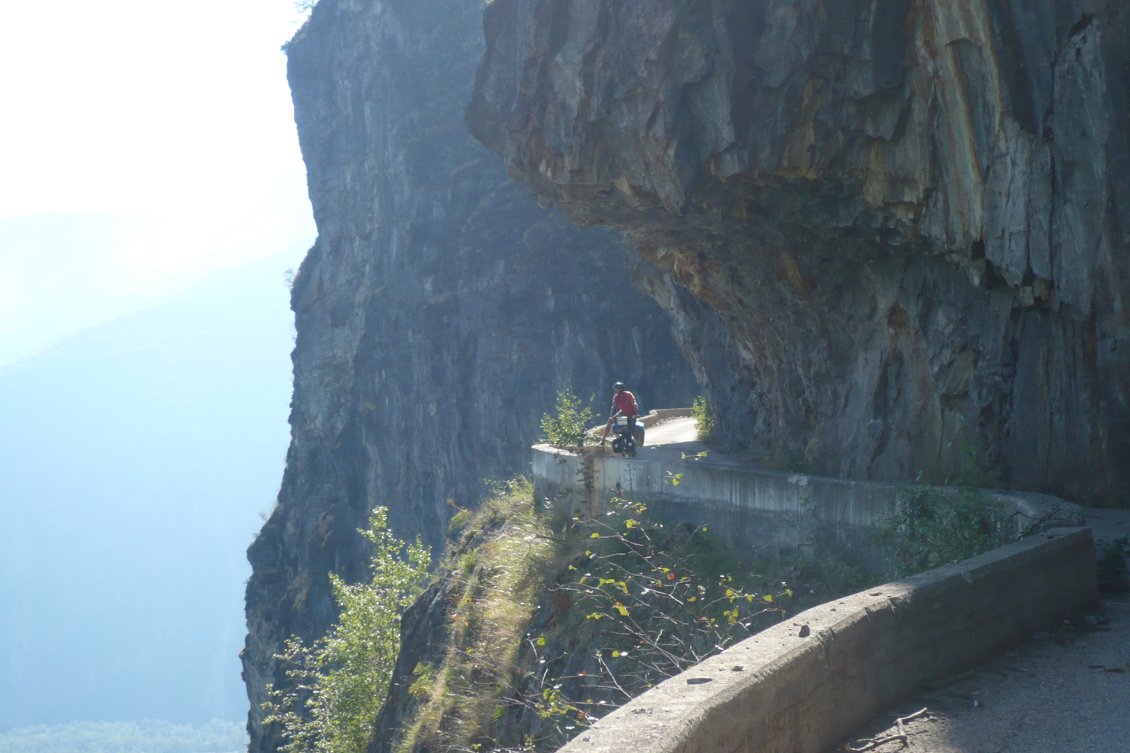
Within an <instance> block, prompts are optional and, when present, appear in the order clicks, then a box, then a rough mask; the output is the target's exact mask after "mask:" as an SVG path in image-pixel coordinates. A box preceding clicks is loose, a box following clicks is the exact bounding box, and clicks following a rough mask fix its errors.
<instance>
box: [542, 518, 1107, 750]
mask: <svg viewBox="0 0 1130 753" xmlns="http://www.w3.org/2000/svg"><path fill="white" fill-rule="evenodd" d="M1096 599H1097V587H1096V582H1095V567H1094V546H1093V542H1092V539H1091V533H1090V530H1089V529H1085V528H1082V529H1079V528H1077V529H1056V530H1055V531H1052V532H1049V533H1047V534H1043V535H1040V536H1038V537H1031V538H1028V539H1025V540H1023V541H1020V542H1017V543H1015V544H1010V545H1008V546H1005V547H1001V548H999V549H996V550H994V551H992V552H989V553H988V554H984V555H981V556H980V557H976V558H973V559H970V560H966V561H965V562H960V563H956V564H953V565H948V566H946V567H942V568H938V569H936V570H932V571H930V572H928V573H923V574H922V575H918V576H915V577H913V578H908V579H906V580H903V581H898V582H894V583H888V584H886V585H883V586H879V587H876V588H871V589H868V590H867V591H864V592H861V593H858V594H855V595H853V596H849V597H846V598H843V599H839V600H836V601H833V602H829V603H827V604H823V605H821V606H818V607H815V608H813V609H810V610H808V611H805V612H802V613H800V614H798V615H796V616H795V617H794V618H792V619H791V620H789V621H787V622H783V623H780V624H778V625H776V626H774V627H772V628H769V629H768V630H766V631H764V632H762V633H760V634H758V635H756V636H754V637H752V638H749V639H747V640H745V641H743V642H742V643H739V644H737V645H735V646H733V647H732V648H730V649H727V650H726V651H724V652H722V653H721V654H718V655H717V656H714V657H712V658H710V659H707V660H706V661H704V662H702V663H701V664H698V665H696V666H695V667H693V668H691V669H690V670H688V671H686V672H684V673H682V674H680V675H677V676H675V677H672V678H670V679H669V680H667V681H665V682H663V683H661V684H660V685H658V686H657V687H656V688H654V689H652V690H650V691H648V692H647V693H644V694H643V695H641V696H639V697H638V698H636V699H635V700H633V701H632V702H630V703H628V704H627V705H625V706H623V707H621V708H620V709H618V710H616V711H615V712H613V713H612V714H610V715H609V716H607V717H605V718H603V719H601V720H600V721H598V722H597V723H596V724H595V725H594V727H593V728H592V729H591V730H589V731H587V732H585V733H584V734H582V735H581V736H580V737H578V738H576V739H575V740H573V741H572V742H571V743H569V744H568V745H566V746H565V747H564V748H563V749H562V753H621V752H622V751H625V750H630V751H633V753H692V752H694V751H704V750H710V751H735V752H737V751H748V752H750V753H793V752H794V751H819V750H822V749H826V748H828V747H830V746H831V745H833V744H835V743H836V742H837V741H839V740H841V739H843V738H844V737H846V736H847V735H849V734H850V733H851V732H852V731H853V730H854V729H856V728H857V727H858V726H859V725H860V724H862V723H864V722H865V721H867V720H868V719H870V718H871V717H873V716H874V715H875V714H876V713H878V712H879V711H881V710H882V709H883V708H884V707H886V706H887V705H889V704H891V703H893V702H895V701H897V700H898V699H900V698H902V697H903V696H905V695H907V694H909V693H910V692H912V691H913V690H914V689H915V688H916V687H917V686H918V685H920V684H921V683H922V682H925V681H927V680H930V679H933V678H937V677H943V676H946V675H948V674H951V673H954V672H957V671H960V670H962V669H965V668H968V667H970V666H973V665H975V664H976V663H978V662H980V661H983V660H984V659H986V658H988V657H990V656H992V655H993V654H995V653H997V652H999V651H1001V650H1003V649H1005V648H1007V647H1008V646H1010V645H1012V644H1014V643H1016V642H1018V641H1019V640H1021V639H1023V638H1026V637H1028V636H1030V635H1031V634H1032V633H1033V632H1035V631H1037V630H1039V629H1040V628H1042V627H1045V626H1047V625H1049V624H1051V623H1052V622H1054V621H1056V620H1059V619H1061V618H1062V617H1063V615H1064V614H1065V613H1069V612H1072V611H1077V610H1079V609H1082V608H1085V607H1087V606H1089V605H1091V604H1093V603H1094V602H1095V601H1096Z"/></svg>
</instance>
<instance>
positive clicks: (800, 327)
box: [468, 0, 1130, 504]
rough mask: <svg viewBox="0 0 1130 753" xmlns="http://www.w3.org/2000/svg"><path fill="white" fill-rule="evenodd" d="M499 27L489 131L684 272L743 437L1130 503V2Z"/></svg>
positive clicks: (573, 197)
mask: <svg viewBox="0 0 1130 753" xmlns="http://www.w3.org/2000/svg"><path fill="white" fill-rule="evenodd" d="M485 26H486V34H487V52H486V55H485V57H484V61H483V63H482V66H481V67H480V70H479V73H478V78H477V82H476V90H475V99H474V101H473V103H472V105H471V107H470V109H469V114H468V119H469V123H470V125H471V128H472V131H473V132H474V133H475V135H476V136H477V137H478V138H479V139H480V140H481V141H482V142H483V143H484V144H486V145H488V146H490V147H491V148H492V149H494V150H495V151H497V152H499V153H500V154H501V155H502V156H503V157H504V159H505V161H506V164H507V167H508V169H509V171H510V173H511V174H512V175H513V176H515V177H516V178H518V179H519V180H521V181H522V182H523V183H525V184H526V185H527V186H528V187H529V188H530V189H531V190H532V191H533V192H534V193H535V194H536V195H537V196H538V197H539V199H540V200H542V201H543V202H545V203H551V204H553V205H555V206H556V207H558V208H559V209H561V210H562V211H563V212H564V213H565V214H567V215H568V216H569V217H570V218H572V219H573V220H574V221H575V222H577V223H578V224H580V225H583V226H588V225H597V224H598V225H605V226H609V227H612V228H615V229H617V230H620V231H622V232H623V233H624V234H625V235H626V236H627V237H628V238H629V239H630V240H632V241H633V242H635V243H636V244H637V246H638V248H639V255H640V258H641V259H643V260H645V261H646V262H648V263H651V264H654V265H657V266H658V267H660V268H662V270H664V271H663V273H662V274H657V275H653V276H652V277H651V278H650V281H651V290H652V293H653V295H654V296H655V297H656V299H657V300H658V301H659V303H660V304H661V305H662V306H663V307H664V308H665V309H667V310H668V311H669V312H670V313H671V315H672V318H673V320H674V321H675V322H676V331H677V333H678V335H679V336H680V340H681V343H682V345H683V348H684V350H685V352H686V353H687V355H688V357H689V358H690V359H691V360H692V362H693V364H694V366H695V368H696V370H697V371H698V372H699V373H700V375H701V376H702V379H703V381H704V382H705V384H706V385H707V388H708V392H709V395H710V396H711V398H712V399H713V404H714V407H715V409H716V413H717V419H718V424H719V431H720V434H721V436H722V438H723V439H724V440H726V441H728V442H729V443H731V444H733V445H735V446H738V447H743V448H746V449H749V450H751V451H752V452H753V453H754V454H755V455H756V456H759V457H762V458H764V459H765V460H767V461H769V462H770V463H772V464H774V465H777V466H783V467H791V468H804V469H808V470H811V471H816V472H821V473H827V474H831V475H842V476H856V477H867V478H875V479H910V478H914V477H916V476H921V477H923V478H926V479H929V480H938V479H945V478H947V477H952V476H954V475H955V474H957V473H959V472H960V471H961V470H962V469H963V466H964V465H967V464H968V462H969V459H970V458H972V459H973V460H974V461H975V462H976V463H977V465H978V466H979V470H980V471H982V474H983V475H982V479H983V480H985V481H993V482H995V483H999V484H1003V485H1006V486H1010V487H1013V488H1018V489H1028V490H1040V491H1048V492H1052V493H1055V494H1059V495H1061V496H1065V497H1068V498H1070V499H1074V500H1076V501H1080V502H1085V503H1090V504H1119V503H1121V504H1125V503H1126V502H1127V500H1128V499H1130V324H1128V322H1130V180H1128V177H1127V176H1128V175H1130V11H1127V10H1126V9H1125V7H1124V4H1122V3H1116V2H1084V1H1073V0H1041V1H1036V2H1033V1H1031V0H1025V1H1024V2H1020V1H1019V0H1016V1H1014V2H1007V1H1004V2H988V1H987V0H982V1H978V2H970V3H936V2H926V1H925V0H893V1H890V2H888V1H886V0H884V1H883V2H878V1H877V0H834V1H833V0H827V1H822V0H800V1H799V2H797V1H792V2H786V1H784V0H740V1H737V0H694V1H692V0H655V1H654V2H648V3H625V2H619V1H618V0H593V1H589V2H581V1H580V0H495V2H493V3H492V4H490V5H489V7H488V9H487V14H486V21H485ZM984 474H989V476H988V477H986V476H985V475H984ZM994 476H995V478H994Z"/></svg>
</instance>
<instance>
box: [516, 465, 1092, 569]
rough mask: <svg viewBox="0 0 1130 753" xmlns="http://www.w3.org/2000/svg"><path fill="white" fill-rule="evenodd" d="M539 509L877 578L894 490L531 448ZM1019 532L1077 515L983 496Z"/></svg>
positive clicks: (1064, 508) (1042, 502)
mask: <svg viewBox="0 0 1130 753" xmlns="http://www.w3.org/2000/svg"><path fill="white" fill-rule="evenodd" d="M533 477H534V485H535V487H536V489H537V493H538V496H539V498H540V499H544V500H548V501H549V502H550V503H551V504H552V505H553V506H554V507H555V508H556V509H557V510H559V511H560V512H562V513H564V514H568V515H578V514H580V515H589V516H596V515H599V514H601V513H603V512H604V511H605V509H606V507H607V504H608V500H609V499H610V498H612V497H628V498H630V499H633V500H636V501H640V502H646V503H647V504H648V505H649V506H650V507H651V510H652V512H653V514H654V515H655V516H657V517H659V518H662V519H664V520H666V521H667V522H669V523H683V522H687V523H691V524H693V525H700V524H705V525H708V526H709V527H710V528H711V530H712V531H713V532H714V533H715V535H716V536H717V537H718V538H720V539H721V540H723V541H724V542H725V543H726V544H727V545H729V546H730V547H731V548H732V549H733V550H734V551H735V552H737V553H739V554H744V555H748V556H754V555H756V556H759V557H766V556H767V557H774V558H777V557H792V556H806V555H809V554H814V553H816V552H829V551H831V552H836V553H838V554H840V555H842V556H844V557H845V558H848V559H851V560H854V561H856V562H858V563H859V564H861V565H863V566H865V567H869V568H870V569H871V570H873V571H876V572H877V571H878V570H880V569H881V566H882V553H881V552H880V551H879V547H878V545H877V543H876V541H875V533H876V532H877V531H879V530H881V529H883V528H884V527H886V526H887V525H888V523H889V521H890V520H891V518H892V517H893V516H894V514H895V512H896V510H897V505H898V498H899V492H900V489H901V487H900V486H899V485H897V484H888V483H881V482H873V481H857V480H852V479H838V478H829V477H826V476H815V475H809V474H803V473H782V472H778V471H768V470H762V469H759V468H756V467H752V466H750V465H749V464H748V463H741V462H736V461H731V460H728V459H726V458H723V457H717V456H716V457H708V458H706V459H705V460H700V459H696V458H695V457H684V456H683V455H682V454H681V453H679V452H677V451H667V452H664V451H654V450H651V449H649V450H648V451H647V453H641V455H640V456H639V457H636V458H622V457H616V456H610V455H605V454H601V453H599V452H586V453H585V454H583V455H577V454H575V453H571V452H566V451H562V450H557V449H555V448H553V447H550V446H549V445H535V446H534V448H533ZM985 498H986V500H987V501H989V502H990V503H992V504H994V505H995V506H996V509H997V512H998V514H1000V516H1001V517H1009V518H1010V519H1011V520H1012V521H1013V523H1014V524H1015V525H1016V526H1017V528H1018V531H1019V530H1022V529H1024V528H1026V527H1027V526H1028V525H1030V524H1032V523H1036V522H1039V523H1041V525H1043V526H1045V527H1046V526H1048V525H1059V526H1078V525H1082V522H1083V520H1082V514H1081V511H1080V509H1079V507H1078V506H1077V505H1074V504H1071V503H1069V502H1066V501H1064V500H1061V499H1059V498H1057V497H1052V496H1049V495H1046V494H1036V493H1027V492H986V493H985Z"/></svg>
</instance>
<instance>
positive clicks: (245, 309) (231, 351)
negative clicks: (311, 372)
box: [0, 259, 293, 730]
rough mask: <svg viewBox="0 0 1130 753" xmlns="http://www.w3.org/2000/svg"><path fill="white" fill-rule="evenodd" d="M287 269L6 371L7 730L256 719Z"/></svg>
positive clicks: (285, 376)
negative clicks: (244, 676) (248, 584)
mask: <svg viewBox="0 0 1130 753" xmlns="http://www.w3.org/2000/svg"><path fill="white" fill-rule="evenodd" d="M286 264H287V262H286V261H282V260H280V259H274V260H272V261H270V262H265V263H261V264H258V265H256V266H253V267H248V268H246V269H243V270H240V271H238V272H234V273H227V274H225V275H223V276H217V277H214V278H212V279H209V280H207V281H206V282H205V283H203V284H201V285H199V286H197V287H195V288H193V289H192V290H191V291H189V292H187V293H185V294H182V295H181V296H179V297H177V298H176V299H174V300H172V301H171V302H168V303H165V304H163V305H161V306H159V307H155V308H152V309H149V310H146V311H143V312H140V313H136V314H132V315H130V316H127V317H124V318H121V319H118V320H115V321H113V322H111V323H109V324H106V325H103V326H100V327H97V328H95V329H91V330H88V331H86V332H84V333H82V334H80V335H76V336H74V337H71V338H69V339H67V340H65V341H63V342H61V343H59V344H58V345H56V346H55V347H53V348H51V349H50V350H48V351H46V352H43V353H41V354H39V355H37V356H35V357H32V358H29V359H25V360H23V361H20V362H17V363H16V364H12V365H9V366H5V367H0V426H2V427H3V430H2V431H0V603H3V605H4V606H3V609H2V610H0V667H2V668H3V670H2V671H0V730H2V729H9V728H12V727H15V726H19V725H28V724H56V723H64V722H68V721H72V720H131V719H141V718H154V719H167V720H172V721H176V722H194V723H196V722H203V721H206V720H208V719H211V718H219V719H229V720H242V719H243V718H244V717H245V715H246V711H247V700H246V695H245V691H244V688H243V686H242V683H241V681H240V677H239V671H240V670H239V660H238V658H237V656H238V652H239V650H240V648H241V645H242V641H243V636H244V632H245V630H244V619H243V588H244V582H245V580H246V579H247V577H248V575H249V574H250V568H249V566H248V564H247V562H246V559H245V556H244V550H245V549H246V547H247V545H248V543H249V542H250V541H251V539H252V537H253V536H254V534H255V531H256V530H257V529H258V528H259V526H260V525H261V516H262V515H263V514H264V513H266V512H267V511H269V510H270V508H271V506H272V504H273V502H274V498H275V495H276V493H277V490H278V484H279V479H280V478H281V475H282V470H283V466H284V458H285V452H286V447H287V443H288V439H289V432H288V427H287V413H288V405H289V400H290V391H291V369H290V362H289V353H290V350H291V348H292V347H293V334H292V330H293V324H292V322H293V318H292V315H291V313H290V311H289V307H288V295H289V291H288V289H287V285H286V283H285V280H284V270H285V266H286Z"/></svg>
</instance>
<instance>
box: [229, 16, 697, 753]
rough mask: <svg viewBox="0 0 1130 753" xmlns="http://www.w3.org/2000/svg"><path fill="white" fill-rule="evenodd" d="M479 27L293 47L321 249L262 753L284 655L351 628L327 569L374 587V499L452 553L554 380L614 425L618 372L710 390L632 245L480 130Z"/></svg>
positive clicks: (305, 349) (299, 304)
mask: <svg viewBox="0 0 1130 753" xmlns="http://www.w3.org/2000/svg"><path fill="white" fill-rule="evenodd" d="M481 14H482V3H481V2H480V0H384V1H383V2H362V1H361V0H321V2H319V3H318V5H317V7H316V8H315V9H314V12H313V14H312V16H311V18H310V21H309V23H308V24H307V25H306V26H305V27H304V28H303V29H302V30H301V31H300V32H299V34H298V35H297V36H296V37H295V39H294V40H293V41H292V42H291V44H290V45H289V47H288V50H287V52H288V59H289V78H290V83H291V88H292V90H293V97H294V104H295V115H296V120H297V124H298V131H299V136H300V140H301V145H302V150H303V154H304V157H305V160H306V165H307V169H308V173H309V186H310V196H311V201H312V204H313V207H314V213H315V219H316V221H317V225H318V240H317V242H316V244H315V246H314V248H313V249H312V250H311V251H310V254H309V256H308V257H307V259H306V261H305V262H304V264H303V265H302V268H301V270H300V272H299V274H298V276H297V278H296V280H295V283H294V290H293V298H292V306H293V308H294V311H295V314H296V324H297V331H298V339H297V343H296V347H295V350H294V355H293V361H294V380H295V387H294V389H295V391H294V400H293V403H292V413H291V419H290V421H291V427H292V442H291V446H290V450H289V453H288V456H287V467H286V472H285V477H284V479H283V484H282V490H281V492H280V494H279V500H278V505H277V507H276V509H275V510H274V512H273V513H272V515H271V517H270V519H269V520H268V521H267V523H266V525H265V526H264V528H263V530H262V532H261V533H260V534H259V536H258V538H257V539H256V541H255V542H254V544H253V545H252V546H251V548H250V550H249V557H250V559H251V563H252V566H253V575H252V578H251V580H250V582H249V584H248V588H247V619H248V627H249V635H248V638H247V644H246V649H245V651H244V654H243V661H244V677H245V680H246V682H247V686H248V692H249V695H250V699H251V703H252V710H251V716H250V722H249V728H250V731H251V735H252V741H251V750H252V751H267V750H272V749H274V748H275V747H276V746H277V742H278V741H277V740H276V739H275V738H274V737H273V733H272V732H271V731H270V730H267V729H264V728H263V727H262V726H261V718H262V714H261V711H260V709H259V704H260V703H261V702H262V701H263V700H264V692H263V688H264V686H265V684H266V683H267V682H275V683H280V682H283V681H285V678H284V677H283V676H282V675H281V669H280V668H279V667H278V666H277V665H276V663H275V662H273V661H272V659H271V657H272V655H273V654H274V653H275V652H277V651H279V650H280V648H281V645H282V642H283V640H285V638H286V637H288V636H289V635H292V634H297V635H299V636H302V637H304V638H307V639H309V638H312V637H315V636H317V635H320V634H321V633H322V632H324V631H325V629H326V627H327V626H328V625H329V624H330V623H331V622H332V620H333V619H334V618H335V616H336V614H335V608H334V604H333V600H332V597H331V594H330V590H329V583H328V581H327V573H328V572H330V571H334V572H338V573H340V574H341V575H342V576H343V577H345V578H346V579H347V580H358V579H360V578H361V577H362V576H363V572H362V570H363V568H364V566H365V563H366V562H367V556H366V553H365V552H363V551H362V541H363V540H362V539H361V537H360V536H359V535H358V534H357V533H356V529H357V528H358V527H360V526H362V525H363V524H364V521H365V519H366V517H367V515H368V512H369V511H370V510H371V509H372V507H373V506H374V505H378V504H380V505H387V506H388V507H389V508H390V513H389V518H390V524H391V526H392V528H393V529H394V530H395V531H396V532H397V533H398V534H399V535H401V536H403V537H412V536H415V535H420V536H422V537H423V539H424V540H425V541H426V542H427V543H429V544H431V545H432V546H433V547H434V548H437V549H439V548H441V547H442V543H443V538H444V534H445V531H446V522H447V520H448V518H449V517H450V515H451V514H453V513H454V512H455V507H454V506H453V505H462V506H469V505H472V504H474V502H475V501H476V499H477V497H478V495H479V493H480V492H481V489H482V479H487V478H500V477H508V476H511V475H513V474H515V473H519V472H521V471H522V470H523V469H524V468H525V467H526V465H527V463H528V458H529V446H530V444H531V443H532V442H533V441H535V439H536V436H537V433H538V420H539V418H540V416H541V414H542V413H543V412H548V411H552V408H553V401H554V395H555V391H556V389H557V388H558V387H563V386H570V387H572V388H573V389H574V390H575V391H576V392H577V393H579V394H580V395H581V396H582V397H583V398H587V397H588V396H589V395H590V394H592V393H595V394H596V395H597V410H598V411H599V410H603V409H604V407H605V405H606V404H607V403H606V401H607V399H608V396H609V395H610V393H611V384H612V382H613V381H615V380H616V379H623V380H624V381H627V382H629V384H631V385H632V386H633V387H634V388H636V389H637V391H638V393H639V394H640V395H641V397H642V399H643V400H644V401H645V407H647V406H650V407H658V406H660V405H665V404H680V403H681V404H688V403H689V401H690V400H691V399H692V397H693V396H694V395H695V394H696V391H697V387H696V386H695V384H694V379H693V375H692V373H691V370H690V369H689V367H688V365H687V363H686V361H685V360H684V359H683V358H682V356H681V354H680V352H679V350H678V348H677V346H676V344H675V342H674V340H673V338H672V335H671V327H670V323H669V321H668V319H667V316H666V315H665V314H664V313H663V311H662V310H661V309H660V308H659V307H658V306H657V305H656V304H655V303H654V302H653V301H652V300H651V299H650V298H649V297H647V296H646V295H644V294H642V293H640V292H638V291H637V290H636V289H635V288H634V287H633V285H632V277H633V274H634V272H633V268H634V267H636V266H637V265H636V263H635V262H634V261H633V262H632V264H629V263H628V254H627V251H628V247H627V246H625V245H624V243H623V242H622V241H621V240H620V238H619V236H618V235H616V234H614V233H612V232H610V231H606V230H595V231H586V232H582V231H579V230H577V229H576V228H575V227H574V226H573V225H572V224H571V223H569V222H568V221H567V220H565V219H563V218H562V217H560V216H559V215H557V214H555V213H551V212H545V211H543V210H542V209H540V208H538V207H537V205H536V204H535V203H534V202H533V199H532V198H531V197H530V196H529V194H528V192H527V191H526V190H525V189H523V188H521V187H520V186H518V185H516V184H515V183H513V182H512V181H511V180H510V179H509V178H508V177H507V176H506V173H505V170H504V167H503V166H502V164H501V163H500V161H499V160H498V158H497V156H496V155H494V154H492V153H490V152H489V151H487V150H486V149H485V148H483V147H482V146H481V145H480V144H478V143H477V142H476V141H475V140H474V139H472V138H471V137H470V135H469V134H468V132H467V128H466V125H465V123H464V111H465V108H466V105H467V103H468V101H469V100H470V96H471V89H472V84H473V81H474V74H475V68H476V66H477V64H478V62H479V60H480V58H481V56H482V51H483V41H482V20H481ZM635 274H638V275H641V276H645V275H646V270H645V269H643V268H641V269H640V270H639V271H638V272H637V273H635ZM437 554H438V552H437Z"/></svg>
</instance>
